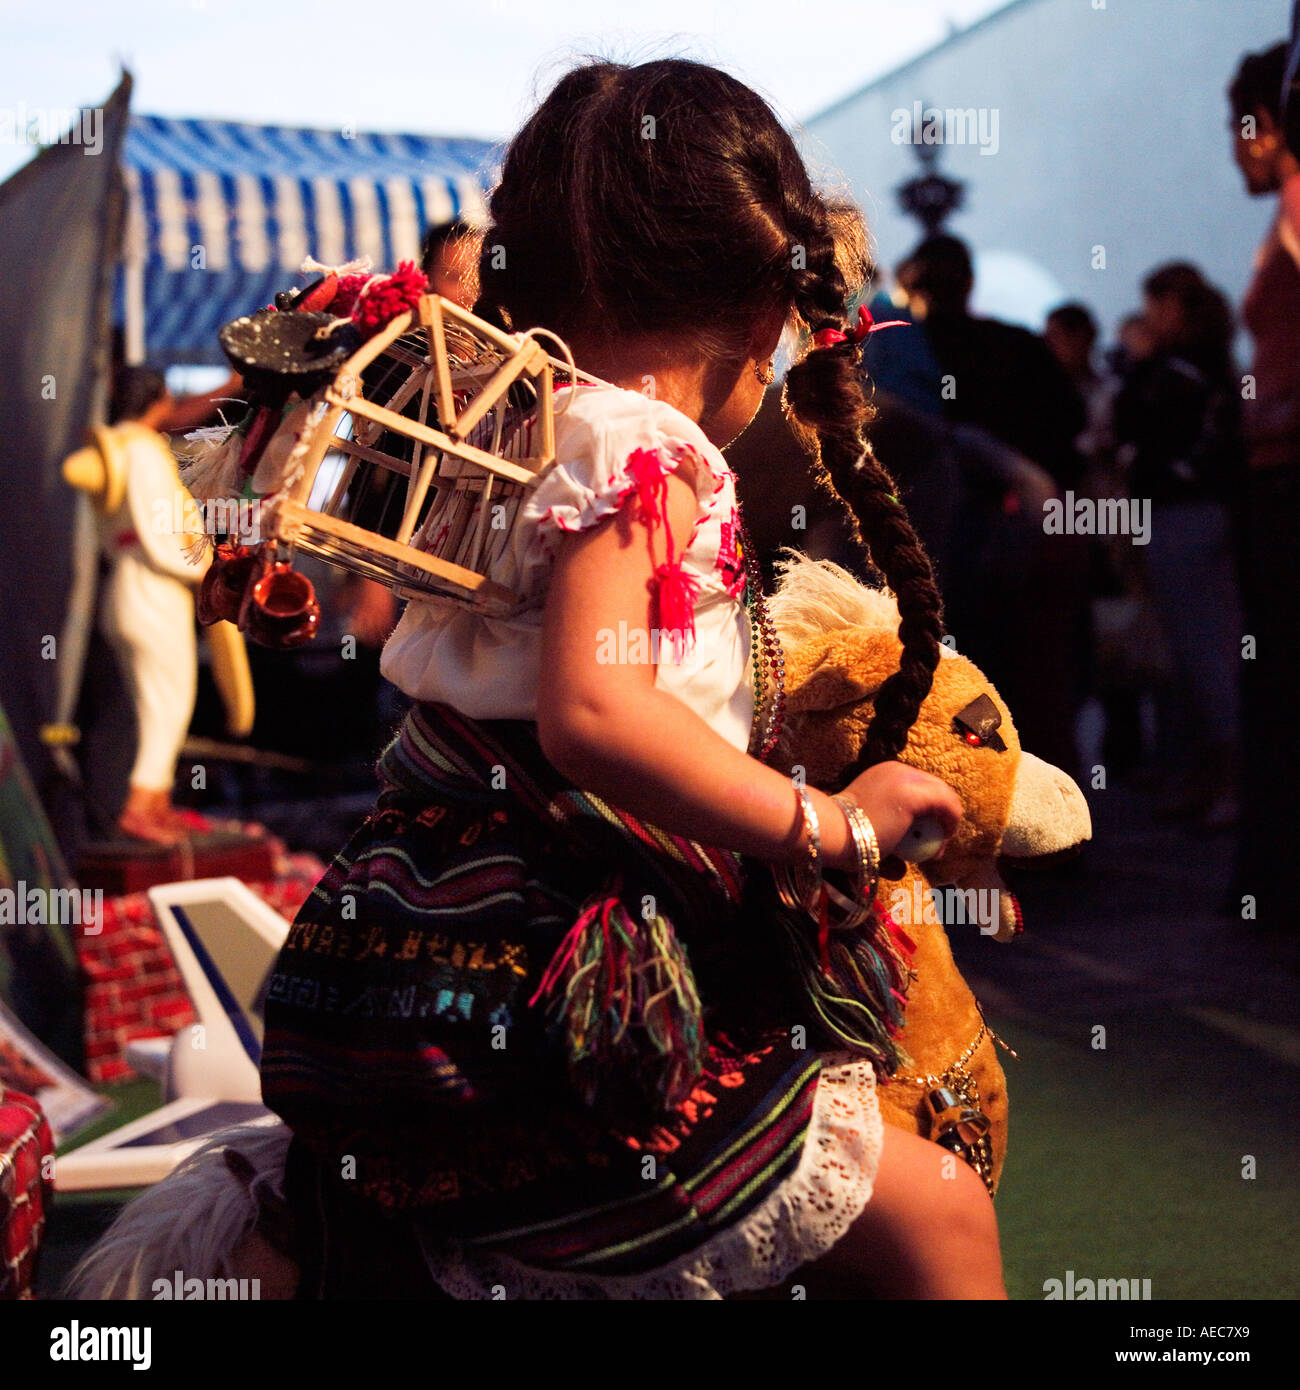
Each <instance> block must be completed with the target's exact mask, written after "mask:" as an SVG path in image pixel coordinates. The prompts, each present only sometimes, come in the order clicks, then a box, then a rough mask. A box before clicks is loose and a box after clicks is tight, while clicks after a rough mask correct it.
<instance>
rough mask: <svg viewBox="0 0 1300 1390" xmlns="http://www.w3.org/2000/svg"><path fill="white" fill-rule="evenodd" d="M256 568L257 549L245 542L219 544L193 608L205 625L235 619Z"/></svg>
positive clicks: (234, 620)
mask: <svg viewBox="0 0 1300 1390" xmlns="http://www.w3.org/2000/svg"><path fill="white" fill-rule="evenodd" d="M257 568H258V557H257V551H256V550H254V549H252V548H251V547H250V546H246V545H219V546H217V553H216V554H215V555H214V556H213V557H212V563H211V564H210V565H209V566H208V572H207V573H206V574H205V575H204V576H203V580H202V582H201V583H200V584H199V592H198V597H197V598H196V599H195V603H194V608H195V612H196V614H197V616H198V620H199V622H200V623H202V624H203V626H204V627H211V626H212V624H213V623H219V622H222V621H225V622H229V623H238V622H239V614H240V609H241V608H242V607H243V603H244V595H245V593H246V592H247V590H248V587H249V584H250V583H251V582H252V580H253V578H254V575H255V573H256V571H257Z"/></svg>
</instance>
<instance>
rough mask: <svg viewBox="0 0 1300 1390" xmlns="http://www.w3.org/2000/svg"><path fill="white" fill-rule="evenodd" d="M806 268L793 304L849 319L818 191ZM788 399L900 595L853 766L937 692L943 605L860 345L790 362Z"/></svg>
mask: <svg viewBox="0 0 1300 1390" xmlns="http://www.w3.org/2000/svg"><path fill="white" fill-rule="evenodd" d="M804 219H805V236H806V237H807V242H806V247H807V256H806V268H805V269H804V270H803V271H802V272H800V275H799V279H798V281H797V284H796V289H795V309H796V311H797V313H798V314H799V317H800V318H801V319H803V321H804V323H805V324H807V325H808V327H809V328H810V329H811V330H812V331H813V332H814V333H816V332H818V331H819V330H821V329H823V328H837V329H840V330H841V331H842V330H843V328H844V305H845V301H846V300H847V298H848V286H847V285H846V283H845V279H844V274H843V272H842V271H841V269H840V267H839V266H838V265H837V264H836V259H835V237H834V233H833V230H832V227H831V212H830V210H829V209H828V207H827V205H826V203H825V202H824V201H823V200H822V199H820V198H818V197H817V196H816V194H812V195H811V197H810V199H809V202H808V204H807V206H806V210H805V213H804ZM785 404H786V407H787V409H788V410H789V411H790V412H791V413H792V414H793V416H794V418H795V420H796V422H797V423H798V424H799V425H801V426H802V427H803V428H804V429H805V431H807V432H809V433H811V435H812V436H813V439H814V441H815V447H816V452H817V457H818V463H819V466H820V468H821V470H823V473H822V476H821V477H819V479H818V481H820V482H821V483H822V484H823V485H826V483H827V482H828V481H829V485H830V487H831V490H832V491H834V492H835V493H836V494H837V495H838V496H839V498H840V500H841V502H843V504H844V505H845V507H846V508H847V509H848V511H849V513H850V515H851V517H852V518H853V519H854V521H856V523H857V525H856V527H855V528H854V534H855V538H856V539H857V541H858V542H859V544H860V545H862V546H863V548H864V550H865V551H866V553H867V556H868V558H869V559H870V560H871V562H872V563H873V564H874V565H875V567H876V568H877V569H878V570H879V571H880V572H881V574H882V575H883V576H884V578H885V581H886V583H888V585H889V587H890V588H891V589H892V590H893V591H894V595H895V597H896V598H897V600H898V612H899V619H900V621H899V626H898V636H899V640H900V641H901V642H902V644H903V653H902V658H901V661H900V663H899V668H898V670H897V671H895V672H894V673H893V675H891V676H890V677H889V678H888V679H887V680H886V681H885V683H884V684H883V685H882V686H881V687H880V689H879V691H878V692H877V693H876V700H875V713H874V717H873V718H872V721H871V727H870V728H869V730H868V732H867V739H866V743H865V744H864V745H863V748H862V752H861V753H860V755H859V758H858V762H857V765H856V766H855V767H854V768H853V769H852V771H853V773H857V772H859V771H861V770H862V769H863V768H865V767H870V766H871V764H872V763H876V762H882V761H884V760H885V759H888V758H896V757H897V756H898V755H899V753H901V752H902V750H903V747H904V745H905V744H906V743H907V734H908V730H909V729H911V727H912V724H913V723H914V722H915V720H916V716H917V711H918V710H919V709H920V708H921V704H922V702H923V701H924V700H925V697H926V696H927V695H928V694H929V693H930V684H931V681H932V679H933V677H934V670H935V667H936V665H937V664H938V662H939V641H940V638H941V637H942V636H943V604H942V601H941V599H940V597H939V590H938V587H937V585H936V584H935V582H934V574H933V571H932V570H931V567H930V558H929V556H928V555H927V554H926V553H925V549H924V547H923V546H922V545H921V542H920V539H919V538H918V536H917V534H916V532H915V531H914V530H913V529H912V524H911V522H910V521H909V520H908V517H907V511H906V509H905V508H904V506H903V504H902V503H901V502H900V501H899V499H898V486H897V484H896V483H895V482H894V480H893V479H892V478H891V477H890V476H889V474H888V473H887V472H886V471H885V468H884V467H883V465H882V464H881V463H880V461H879V460H878V459H877V458H876V456H875V454H874V453H873V452H872V450H871V445H870V444H869V443H868V441H867V439H866V436H865V434H864V430H865V427H866V425H867V424H868V423H869V422H870V420H871V418H872V415H873V411H872V408H871V404H870V402H869V400H868V399H867V393H866V388H865V384H864V381H863V374H862V369H861V366H860V364H859V360H858V348H857V346H856V345H855V344H854V343H853V341H852V340H851V339H850V340H849V341H846V342H843V343H836V344H833V345H831V346H829V347H823V348H814V349H813V350H812V351H811V352H807V353H805V355H804V357H803V360H802V361H800V362H797V363H795V365H794V366H792V367H791V368H790V371H789V372H788V374H787V375H786V380H785Z"/></svg>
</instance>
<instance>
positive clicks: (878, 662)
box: [785, 628, 902, 714]
mask: <svg viewBox="0 0 1300 1390" xmlns="http://www.w3.org/2000/svg"><path fill="white" fill-rule="evenodd" d="M901 649H902V648H901V644H900V643H899V641H898V638H897V636H896V635H895V634H894V633H892V632H884V631H880V630H879V629H876V630H869V629H867V628H846V629H844V630H842V631H840V632H833V633H829V634H825V635H823V636H821V637H818V638H815V639H814V640H813V641H811V642H805V643H804V644H803V645H802V646H800V647H798V648H796V649H795V650H794V651H793V652H792V653H791V654H790V655H789V656H788V657H787V659H786V697H785V698H786V709H787V710H788V711H789V713H791V714H807V713H810V712H812V711H816V710H832V709H838V708H839V707H840V706H841V705H856V704H860V703H861V702H862V701H863V700H868V699H870V698H871V696H873V695H874V694H875V693H876V691H877V690H879V689H880V687H881V686H882V685H883V684H884V683H885V679H886V677H888V676H889V674H890V673H891V672H892V671H895V670H897V668H898V656H899V652H900V651H901Z"/></svg>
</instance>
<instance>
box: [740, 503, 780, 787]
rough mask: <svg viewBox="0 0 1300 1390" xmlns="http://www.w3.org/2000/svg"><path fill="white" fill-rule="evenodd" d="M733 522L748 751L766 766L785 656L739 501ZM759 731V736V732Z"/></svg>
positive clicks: (777, 731)
mask: <svg viewBox="0 0 1300 1390" xmlns="http://www.w3.org/2000/svg"><path fill="white" fill-rule="evenodd" d="M736 520H737V529H738V531H739V533H740V535H739V540H740V554H741V559H742V560H743V561H744V565H745V606H746V607H747V608H748V609H749V626H750V636H751V642H750V646H751V650H752V652H753V659H754V724H753V730H752V732H751V734H750V740H749V749H750V752H751V753H752V754H753V756H754V757H756V758H758V759H759V761H760V762H766V761H767V759H768V757H769V756H770V755H771V752H772V750H773V749H774V748H775V747H776V744H777V740H778V739H779V738H780V737H781V720H782V716H783V714H784V713H785V652H784V651H783V650H782V648H781V642H780V639H779V638H778V637H777V635H776V627H775V625H774V624H773V622H772V619H771V616H770V614H769V613H768V611H767V600H766V599H765V598H764V596H763V574H762V571H761V570H760V569H759V564H758V555H757V553H756V552H755V550H754V546H753V544H752V542H751V541H750V539H749V532H748V531H747V530H746V529H745V516H744V512H743V510H742V509H741V505H740V501H739V499H737V501H736ZM769 690H770V691H771V699H770V701H769V698H768V692H769ZM764 710H766V718H764ZM760 728H761V729H762V733H761V734H759V732H758V731H759V729H760Z"/></svg>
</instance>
